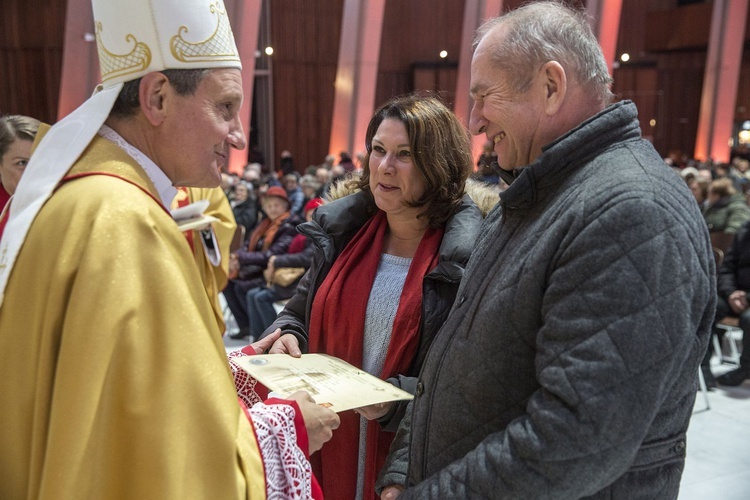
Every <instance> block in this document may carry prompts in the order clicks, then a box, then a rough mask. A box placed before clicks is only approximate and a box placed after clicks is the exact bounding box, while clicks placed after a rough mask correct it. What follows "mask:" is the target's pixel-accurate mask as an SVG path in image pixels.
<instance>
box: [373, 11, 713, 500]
mask: <svg viewBox="0 0 750 500" xmlns="http://www.w3.org/2000/svg"><path fill="white" fill-rule="evenodd" d="M609 84H610V78H609V76H608V74H607V66H606V64H605V61H604V58H603V56H602V52H601V49H600V48H599V45H598V44H597V42H596V39H595V37H594V36H593V34H592V33H591V30H590V28H589V26H588V24H587V21H586V19H585V18H584V17H582V15H581V14H579V13H577V12H575V11H572V10H570V9H569V8H568V7H565V6H563V5H561V4H559V3H557V2H537V3H533V4H530V5H527V6H525V7H523V8H520V9H518V10H515V11H513V12H510V13H508V14H506V15H504V16H502V17H500V18H498V19H494V20H491V21H489V22H488V23H486V24H485V25H484V26H483V27H482V28H480V30H479V33H478V36H477V42H476V47H475V52H474V56H473V60H472V65H471V95H472V98H473V99H474V108H473V110H472V114H471V120H470V127H471V130H472V132H473V133H474V134H477V135H478V134H485V135H486V136H487V138H488V139H489V140H491V141H493V142H494V148H495V151H496V152H497V154H498V163H499V166H500V167H501V172H502V177H503V180H505V181H506V182H507V183H508V184H510V187H509V188H508V189H507V190H506V191H505V192H504V193H503V194H502V201H501V203H500V204H498V206H497V207H496V208H495V209H494V210H493V212H491V213H490V214H489V216H488V218H487V219H486V220H485V225H484V227H483V231H481V234H482V236H480V239H479V241H478V242H477V247H476V250H475V252H474V253H473V255H472V257H471V260H470V261H469V264H468V266H467V268H466V275H465V277H464V279H463V280H462V282H461V283H462V284H461V288H460V289H459V290H458V295H457V298H456V302H455V304H454V305H453V308H452V310H451V313H450V315H449V317H448V319H447V321H446V323H445V325H444V326H443V328H442V329H441V330H440V332H439V333H438V334H437V336H436V338H435V340H434V342H433V344H432V347H431V349H430V352H429V354H428V356H427V359H426V360H425V362H424V366H423V368H422V371H421V374H420V380H419V383H418V385H417V390H416V394H415V398H414V402H413V411H412V413H411V414H410V416H409V417H410V418H409V417H407V418H406V419H405V420H404V422H403V423H402V426H401V428H400V429H399V432H398V435H397V437H396V441H395V442H394V445H393V447H392V448H391V455H390V457H389V462H388V464H387V465H386V467H385V468H384V470H383V471H382V473H381V477H380V480H379V482H378V488H379V489H380V490H382V494H383V497H384V498H395V497H396V496H398V495H399V494H400V497H401V499H402V500H403V499H405V498H520V499H532V498H533V499H539V498H601V499H604V498H606V499H628V500H630V499H646V498H658V499H669V498H677V494H678V490H679V485H680V477H681V475H682V470H683V467H684V462H685V446H686V440H685V432H686V430H687V427H688V423H689V421H690V415H691V412H692V409H693V401H694V399H695V393H696V389H697V375H698V365H699V363H700V359H701V357H702V356H703V353H705V352H706V345H707V342H708V335H709V331H710V327H711V321H712V319H713V314H714V308H715V293H714V279H715V273H716V270H715V268H714V264H713V257H712V253H711V244H710V241H709V237H708V232H707V229H706V227H705V224H704V223H703V219H702V216H701V214H700V212H699V210H698V207H697V206H696V204H695V200H694V199H693V198H692V195H691V193H690V191H689V190H688V189H687V186H686V185H685V183H684V182H683V181H682V180H681V179H680V178H679V177H678V176H676V175H674V173H673V172H672V171H671V170H670V169H669V167H668V166H667V165H665V163H664V162H663V161H662V159H661V157H660V155H659V154H658V153H657V152H656V151H655V150H654V148H653V147H652V146H651V144H650V143H648V142H647V141H645V140H643V139H642V138H641V134H640V127H639V124H638V120H637V110H636V108H635V105H634V104H633V103H632V102H629V101H623V102H619V103H616V104H610V101H611V98H612V95H611V93H610V91H609ZM383 488H384V489H383Z"/></svg>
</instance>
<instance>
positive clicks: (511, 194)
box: [501, 101, 641, 210]
mask: <svg viewBox="0 0 750 500" xmlns="http://www.w3.org/2000/svg"><path fill="white" fill-rule="evenodd" d="M640 136H641V131H640V126H639V124H638V111H637V109H636V107H635V104H633V103H632V102H631V101H621V102H618V103H616V104H613V105H611V106H609V107H607V108H606V109H604V110H603V111H601V112H600V113H598V114H596V115H594V116H593V117H591V118H589V119H588V120H586V121H584V122H583V123H581V124H580V125H579V126H577V127H576V128H574V129H573V130H571V131H570V132H568V133H566V134H564V135H562V136H560V137H559V138H558V139H556V140H555V141H553V142H552V143H550V144H548V145H547V146H545V147H544V148H543V149H542V154H541V155H540V156H539V158H537V159H536V160H535V161H534V162H533V163H532V164H530V165H528V166H526V167H521V168H518V169H516V170H515V171H513V172H506V171H501V177H502V178H503V180H504V181H505V182H506V183H508V184H510V187H509V188H508V189H506V190H505V191H504V192H503V193H502V197H501V198H502V202H503V208H504V209H508V210H515V209H519V208H521V209H525V208H530V207H531V206H532V205H533V204H534V202H535V201H536V200H537V199H538V192H539V190H542V189H544V188H545V187H547V186H550V185H557V184H559V183H560V182H561V181H562V180H563V179H564V178H566V177H568V176H569V175H571V173H572V172H573V171H574V170H576V169H578V168H581V167H582V166H583V165H585V164H586V163H588V162H589V161H591V160H592V159H593V158H594V157H596V156H597V155H599V154H600V153H601V152H602V151H604V150H606V149H608V148H609V147H611V146H613V145H615V144H619V143H622V142H623V141H627V140H632V139H638V138H640Z"/></svg>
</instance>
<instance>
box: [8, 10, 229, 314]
mask: <svg viewBox="0 0 750 500" xmlns="http://www.w3.org/2000/svg"><path fill="white" fill-rule="evenodd" d="M92 6H93V12H94V23H95V30H96V43H97V49H98V51H99V66H100V70H101V75H102V83H101V84H100V85H99V86H97V88H96V91H95V93H94V95H93V96H91V97H90V98H89V99H88V100H87V101H86V102H84V103H83V104H82V105H81V106H80V107H78V108H77V109H76V110H75V111H73V112H72V113H71V114H70V115H68V116H67V117H65V118H64V119H62V120H60V121H59V122H58V123H57V124H55V125H54V126H53V127H52V128H51V129H50V130H49V132H47V134H46V135H45V136H44V138H43V139H42V141H41V143H40V144H39V146H38V147H37V149H36V150H35V151H34V154H33V155H32V156H31V160H30V162H29V165H28V166H27V167H26V171H25V172H24V175H23V176H21V180H20V181H19V183H18V186H17V188H16V192H15V194H14V196H13V201H12V203H11V206H10V217H9V219H8V223H7V225H6V226H5V231H4V233H3V238H2V240H0V307H2V300H3V297H4V295H5V286H6V285H7V283H8V278H9V277H10V273H11V271H12V270H13V264H14V263H15V261H16V257H17V256H18V252H19V251H20V249H21V246H22V245H23V242H24V240H25V238H26V234H27V233H28V231H29V228H30V227H31V224H32V222H34V219H35V218H36V215H37V214H38V213H39V210H40V209H41V207H42V206H43V205H44V203H45V202H46V201H47V199H48V198H49V197H50V196H51V195H52V192H53V191H54V189H55V187H56V186H57V185H58V183H59V182H60V181H61V180H62V178H63V177H64V176H65V174H66V173H67V172H68V170H70V168H71V167H72V166H73V164H74V163H75V162H76V160H78V158H79V157H80V156H81V154H82V153H83V151H84V150H85V149H86V147H87V146H88V145H89V143H90V142H91V140H92V139H93V138H94V136H95V135H96V133H97V132H98V131H99V129H100V128H101V126H102V124H104V121H105V120H106V119H107V117H108V116H109V113H110V111H111V110H112V106H113V105H114V102H115V100H116V98H117V96H118V94H119V93H120V90H121V89H122V87H123V84H124V83H125V82H129V81H132V80H136V79H138V78H140V77H142V76H143V75H146V74H147V73H151V72H153V71H161V70H165V69H204V68H238V69H242V65H241V64H240V56H239V53H238V52H237V46H236V44H235V41H234V35H233V34H232V28H231V27H230V25H229V18H228V17H227V12H226V9H225V7H224V3H223V2H222V0H92Z"/></svg>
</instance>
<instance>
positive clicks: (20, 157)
mask: <svg viewBox="0 0 750 500" xmlns="http://www.w3.org/2000/svg"><path fill="white" fill-rule="evenodd" d="M37 130H39V120H37V119H35V118H31V117H28V116H23V115H7V116H3V117H0V236H2V234H3V230H4V229H5V222H6V221H7V217H8V214H7V210H8V208H9V206H10V203H9V202H10V198H11V196H13V193H15V192H16V186H17V185H18V181H20V180H21V174H23V171H24V169H25V168H26V164H27V163H29V158H30V157H31V146H32V145H33V144H34V137H36V133H37Z"/></svg>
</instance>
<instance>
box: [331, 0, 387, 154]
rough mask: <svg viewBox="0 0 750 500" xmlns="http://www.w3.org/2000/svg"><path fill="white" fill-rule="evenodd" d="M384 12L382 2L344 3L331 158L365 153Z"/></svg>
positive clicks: (349, 1) (377, 0)
mask: <svg viewBox="0 0 750 500" xmlns="http://www.w3.org/2000/svg"><path fill="white" fill-rule="evenodd" d="M384 12H385V0H344V12H343V15H342V19H341V40H340V42H339V61H338V68H337V70H336V82H335V84H334V85H335V95H334V101H333V120H332V122H331V141H330V143H329V147H328V151H329V153H330V154H338V153H339V152H340V151H349V152H350V153H351V154H352V157H354V156H355V154H356V153H357V152H358V151H361V150H363V149H364V140H365V133H366V132H367V124H368V123H369V121H370V118H371V117H372V113H373V112H374V110H375V90H376V87H377V82H378V62H379V58H380V36H381V34H382V31H383V14H384Z"/></svg>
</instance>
